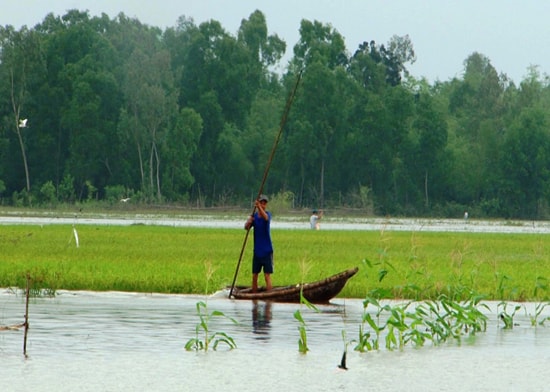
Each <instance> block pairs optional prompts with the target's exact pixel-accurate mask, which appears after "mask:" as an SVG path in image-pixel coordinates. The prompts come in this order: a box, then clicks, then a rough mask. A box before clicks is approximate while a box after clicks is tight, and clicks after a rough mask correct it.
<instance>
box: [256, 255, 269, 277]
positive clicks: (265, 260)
mask: <svg viewBox="0 0 550 392" xmlns="http://www.w3.org/2000/svg"><path fill="white" fill-rule="evenodd" d="M262 269H263V270H264V274H272V273H273V253H270V254H268V255H267V256H264V257H259V256H256V255H254V257H253V258H252V273H253V274H259V273H260V272H262Z"/></svg>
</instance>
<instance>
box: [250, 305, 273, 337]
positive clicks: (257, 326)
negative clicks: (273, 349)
mask: <svg viewBox="0 0 550 392" xmlns="http://www.w3.org/2000/svg"><path fill="white" fill-rule="evenodd" d="M270 323H271V301H253V303H252V332H254V333H255V334H256V335H259V336H258V337H257V339H258V340H269V330H270V328H271V325H270Z"/></svg>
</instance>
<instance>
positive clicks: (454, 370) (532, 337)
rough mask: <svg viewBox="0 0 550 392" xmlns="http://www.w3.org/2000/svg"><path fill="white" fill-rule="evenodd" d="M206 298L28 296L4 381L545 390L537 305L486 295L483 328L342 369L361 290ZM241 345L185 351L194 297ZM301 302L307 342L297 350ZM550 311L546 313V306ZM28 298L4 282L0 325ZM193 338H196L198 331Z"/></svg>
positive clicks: (546, 330) (15, 387)
mask: <svg viewBox="0 0 550 392" xmlns="http://www.w3.org/2000/svg"><path fill="white" fill-rule="evenodd" d="M226 294H227V293H226V292H221V293H218V294H217V295H214V296H211V297H208V298H206V297H201V296H188V295H159V294H151V295H146V294H138V293H118V292H107V293H96V292H70V291H60V292H59V293H58V294H57V296H56V297H54V298H34V299H32V300H31V304H30V329H29V335H28V343H27V351H28V357H27V358H25V357H24V356H23V354H22V350H23V331H22V330H19V331H2V332H0V358H1V359H2V365H1V366H0V391H121V390H124V391H164V392H166V391H201V392H209V391H221V390H224V391H225V390H237V389H238V390H242V391H281V390H285V391H308V390H314V391H357V390H368V391H386V390H392V391H500V392H502V391H546V390H548V385H550V326H538V327H532V326H531V324H530V321H529V314H534V313H533V312H534V307H535V305H536V304H521V305H522V310H521V311H519V312H518V313H517V314H516V317H515V323H516V324H517V325H516V326H515V327H514V328H513V329H512V330H505V329H503V328H502V327H503V325H502V324H501V323H500V322H499V320H498V317H497V311H498V309H497V308H496V307H497V304H496V303H488V305H489V308H490V309H489V310H487V315H488V317H489V324H488V327H487V331H486V332H484V333H479V334H477V335H476V336H474V337H466V338H463V339H462V340H461V341H460V342H456V341H453V342H450V343H446V344H443V345H440V346H433V345H432V344H430V343H428V344H427V345H426V346H424V347H421V348H413V347H411V346H407V347H405V349H403V350H402V351H388V350H386V349H385V348H381V349H380V350H379V351H377V352H367V353H359V352H357V351H354V350H353V348H352V347H351V346H350V348H349V349H348V355H347V366H348V368H349V370H347V371H343V370H340V369H339V368H338V367H337V365H338V364H339V363H340V360H341V356H342V353H343V347H344V344H343V339H342V331H345V332H346V336H347V339H348V340H351V339H356V338H357V335H358V328H359V324H360V322H361V317H362V312H363V306H362V301H360V300H355V299H353V300H351V299H347V300H346V299H336V300H334V301H333V303H332V304H331V305H326V306H320V307H319V309H320V310H321V312H320V313H316V312H314V311H311V310H309V309H307V308H304V307H300V305H298V304H278V303H273V304H268V303H265V302H257V303H253V302H250V301H235V300H229V299H227V298H226ZM199 301H206V304H207V306H208V310H209V312H211V311H214V310H216V311H220V312H223V313H224V314H225V315H227V316H229V317H232V318H234V319H235V320H237V321H238V322H239V324H238V325H233V324H232V323H231V322H229V321H227V320H226V319H224V318H223V317H219V318H214V319H213V320H212V321H211V322H210V323H209V327H210V330H211V332H216V331H217V332H225V333H227V334H228V335H229V336H231V337H232V338H233V339H234V341H235V343H236V344H237V348H236V349H233V350H228V349H227V348H226V346H224V345H220V346H219V347H218V350H216V351H213V350H209V351H208V352H206V353H205V352H188V351H186V350H185V349H184V346H185V343H186V342H187V341H188V340H189V339H191V338H193V337H194V336H195V327H196V325H197V323H198V322H199V319H198V316H197V315H196V304H197V302H199ZM297 309H300V310H301V312H302V316H303V317H304V320H305V321H306V323H307V337H308V346H309V348H310V351H309V352H308V353H307V354H301V353H300V352H299V350H298V340H299V330H298V327H299V324H298V322H297V321H296V320H295V319H294V317H293V314H294V312H295V311H296V310H297ZM549 311H550V309H549V310H548V311H546V309H545V313H544V314H543V315H541V317H542V316H546V317H548V316H549ZM23 317H24V298H23V297H22V296H21V295H20V294H19V293H15V292H14V291H13V290H8V289H0V325H13V324H17V323H20V322H22V321H23ZM199 338H201V339H202V338H203V337H202V336H199Z"/></svg>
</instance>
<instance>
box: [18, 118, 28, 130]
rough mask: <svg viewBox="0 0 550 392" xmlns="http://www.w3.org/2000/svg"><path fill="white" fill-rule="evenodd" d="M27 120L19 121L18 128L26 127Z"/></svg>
mask: <svg viewBox="0 0 550 392" xmlns="http://www.w3.org/2000/svg"><path fill="white" fill-rule="evenodd" d="M27 120H28V119H26V118H24V119H22V120H19V128H26V127H27Z"/></svg>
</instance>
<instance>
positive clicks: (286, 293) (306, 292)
mask: <svg viewBox="0 0 550 392" xmlns="http://www.w3.org/2000/svg"><path fill="white" fill-rule="evenodd" d="M358 270H359V269H358V268H357V267H355V268H351V269H349V270H346V271H343V272H340V273H339V274H336V275H332V276H330V277H328V278H326V279H323V280H319V281H317V282H313V283H298V284H296V285H293V286H276V287H273V288H272V289H271V290H269V291H266V290H265V288H261V289H258V291H257V292H255V293H253V292H252V288H251V287H250V286H236V287H234V288H233V292H232V295H231V297H232V298H235V299H248V300H262V301H274V302H300V291H302V293H303V296H304V298H305V299H307V300H308V301H309V302H311V303H315V304H323V303H328V302H329V301H330V300H331V299H332V298H334V297H335V296H336V295H338V293H339V292H340V291H341V290H342V289H343V288H344V286H345V285H346V282H347V281H348V279H350V278H351V277H352V276H353V275H355V274H356V273H357V271H358Z"/></svg>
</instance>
